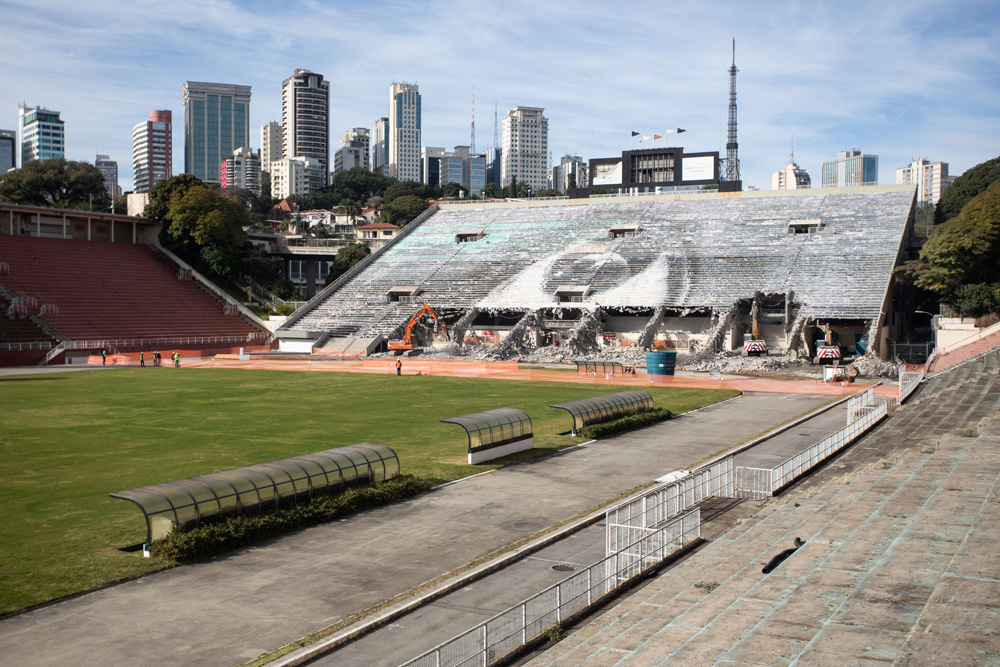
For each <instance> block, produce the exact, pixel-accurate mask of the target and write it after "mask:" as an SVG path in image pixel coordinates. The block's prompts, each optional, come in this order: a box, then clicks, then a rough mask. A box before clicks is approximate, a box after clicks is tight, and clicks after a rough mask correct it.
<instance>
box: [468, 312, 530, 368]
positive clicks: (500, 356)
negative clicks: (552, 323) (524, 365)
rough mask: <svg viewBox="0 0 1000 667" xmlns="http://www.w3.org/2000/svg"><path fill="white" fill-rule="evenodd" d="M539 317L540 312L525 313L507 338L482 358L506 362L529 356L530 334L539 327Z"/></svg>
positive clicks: (487, 351) (488, 350)
mask: <svg viewBox="0 0 1000 667" xmlns="http://www.w3.org/2000/svg"><path fill="white" fill-rule="evenodd" d="M540 315H541V310H531V311H528V312H527V313H525V314H524V317H522V318H521V319H520V320H518V322H517V324H515V325H514V328H513V329H511V330H510V333H509V334H507V337H506V338H504V339H503V340H502V341H500V342H499V343H497V344H496V345H494V346H493V347H490V348H488V349H487V350H486V351H485V354H484V355H483V357H482V358H483V359H494V360H498V361H508V360H512V359H520V358H522V357H525V356H527V355H529V354H530V353H531V351H532V350H533V349H534V346H533V345H532V340H531V339H532V337H533V336H532V335H531V334H532V332H533V331H535V330H537V329H539V328H540V326H541V321H540V320H541V317H540Z"/></svg>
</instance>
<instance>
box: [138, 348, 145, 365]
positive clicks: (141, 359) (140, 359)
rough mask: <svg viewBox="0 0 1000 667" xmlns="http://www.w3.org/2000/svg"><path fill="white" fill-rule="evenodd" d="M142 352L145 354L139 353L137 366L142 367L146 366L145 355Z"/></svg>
mask: <svg viewBox="0 0 1000 667" xmlns="http://www.w3.org/2000/svg"><path fill="white" fill-rule="evenodd" d="M144 354H145V353H144V352H140V353H139V366H140V367H142V368H145V367H146V357H145V356H144Z"/></svg>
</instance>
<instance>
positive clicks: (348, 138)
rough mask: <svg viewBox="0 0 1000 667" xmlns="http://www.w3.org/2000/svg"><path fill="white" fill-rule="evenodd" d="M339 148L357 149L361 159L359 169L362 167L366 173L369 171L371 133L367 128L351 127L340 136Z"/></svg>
mask: <svg viewBox="0 0 1000 667" xmlns="http://www.w3.org/2000/svg"><path fill="white" fill-rule="evenodd" d="M340 146H341V148H357V149H359V150H360V151H361V154H362V159H361V164H360V165H358V166H359V167H364V168H365V170H366V171H371V161H370V155H371V132H370V131H369V129H368V128H367V127H352V128H351V129H349V130H347V131H346V132H344V133H343V134H342V135H340Z"/></svg>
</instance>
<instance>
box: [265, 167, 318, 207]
mask: <svg viewBox="0 0 1000 667" xmlns="http://www.w3.org/2000/svg"><path fill="white" fill-rule="evenodd" d="M325 173H326V167H325V166H323V164H322V163H321V162H320V161H319V160H317V159H316V158H311V157H289V158H283V159H281V160H276V161H274V162H272V163H271V196H272V197H275V198H277V199H285V198H286V197H290V196H292V195H304V194H308V193H310V192H312V186H313V184H314V183H316V181H317V179H319V178H321V177H322V176H323V175H324V174H325Z"/></svg>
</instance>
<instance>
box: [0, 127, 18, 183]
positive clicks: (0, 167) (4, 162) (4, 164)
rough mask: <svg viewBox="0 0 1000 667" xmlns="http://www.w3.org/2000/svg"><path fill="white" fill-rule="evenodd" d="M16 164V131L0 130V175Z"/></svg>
mask: <svg viewBox="0 0 1000 667" xmlns="http://www.w3.org/2000/svg"><path fill="white" fill-rule="evenodd" d="M16 166H17V132H15V131H14V130H0V176H2V175H3V174H6V173H7V172H8V171H10V170H11V169H13V168H14V167H16Z"/></svg>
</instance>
